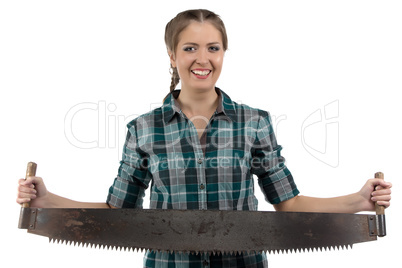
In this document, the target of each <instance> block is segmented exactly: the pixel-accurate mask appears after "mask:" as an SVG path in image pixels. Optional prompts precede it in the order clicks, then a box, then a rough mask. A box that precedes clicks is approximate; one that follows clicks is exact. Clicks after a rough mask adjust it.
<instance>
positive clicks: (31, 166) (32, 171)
mask: <svg viewBox="0 0 402 268" xmlns="http://www.w3.org/2000/svg"><path fill="white" fill-rule="evenodd" d="M37 166H38V165H36V163H34V162H29V163H28V165H27V172H26V174H25V179H27V178H28V177H31V176H35V175H36V167H37ZM29 206H30V204H29V203H23V204H22V207H23V208H29Z"/></svg>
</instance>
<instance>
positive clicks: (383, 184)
mask: <svg viewBox="0 0 402 268" xmlns="http://www.w3.org/2000/svg"><path fill="white" fill-rule="evenodd" d="M372 183H373V185H375V186H381V187H383V188H391V187H392V183H390V182H387V181H384V180H382V179H373V181H372Z"/></svg>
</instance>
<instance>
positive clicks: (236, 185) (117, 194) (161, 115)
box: [107, 88, 299, 268]
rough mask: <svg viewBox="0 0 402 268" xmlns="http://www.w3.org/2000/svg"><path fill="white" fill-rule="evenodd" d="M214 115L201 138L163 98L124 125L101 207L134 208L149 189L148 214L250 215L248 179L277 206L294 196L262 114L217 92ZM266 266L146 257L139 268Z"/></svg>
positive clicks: (228, 259)
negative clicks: (189, 211)
mask: <svg viewBox="0 0 402 268" xmlns="http://www.w3.org/2000/svg"><path fill="white" fill-rule="evenodd" d="M216 92H217V94H218V95H219V100H220V101H219V105H218V109H217V110H216V112H215V113H214V115H213V116H212V117H211V119H210V121H209V124H208V125H207V127H206V129H205V132H204V133H203V136H202V137H201V139H200V138H199V137H198V133H197V130H196V128H195V127H194V125H193V123H192V122H191V120H189V119H188V118H187V117H186V116H185V114H184V113H182V111H181V109H180V107H179V105H178V103H177V101H176V98H177V97H178V95H179V94H180V91H179V90H176V91H174V92H173V93H170V94H169V95H168V96H167V98H166V99H165V101H164V103H163V106H162V107H160V108H157V109H155V110H153V111H151V112H149V113H147V114H145V115H142V116H140V117H138V118H136V119H135V120H133V121H132V122H130V123H129V124H128V133H127V138H126V143H125V146H124V149H123V156H122V161H121V165H120V168H119V172H118V176H117V178H116V179H115V181H114V184H113V185H112V186H111V187H110V189H109V195H108V198H107V203H108V204H110V205H112V206H115V207H121V208H123V207H125V208H127V207H132V208H142V202H143V197H144V196H145V194H144V193H145V189H146V188H147V187H148V186H149V185H150V184H151V197H150V208H151V209H216V210H257V204H258V201H257V199H256V197H255V195H254V180H253V174H254V175H256V176H257V177H258V184H259V186H260V188H261V189H262V192H263V193H264V196H265V198H266V200H267V201H268V202H270V203H271V204H278V203H280V202H282V201H285V200H288V199H291V198H293V197H294V196H296V195H297V194H299V191H298V190H297V187H296V185H295V183H294V181H293V178H292V175H291V173H290V172H289V170H288V169H287V167H286V166H285V160H284V158H283V157H282V156H281V155H280V151H281V149H282V148H281V146H279V145H278V144H277V142H276V138H275V134H274V131H273V128H272V125H271V119H270V116H269V113H268V112H265V111H262V110H258V109H253V108H250V107H248V106H246V105H241V104H237V103H236V102H233V101H232V100H231V99H230V98H229V96H228V95H226V94H225V93H224V92H223V91H221V90H220V89H219V88H216ZM175 265H178V266H177V267H267V260H266V256H265V255H264V254H251V255H247V254H242V255H237V256H235V255H233V256H232V255H216V256H208V255H203V254H198V255H195V254H194V255H192V254H169V253H154V252H147V253H146V255H145V257H144V267H161V268H162V267H176V266H175Z"/></svg>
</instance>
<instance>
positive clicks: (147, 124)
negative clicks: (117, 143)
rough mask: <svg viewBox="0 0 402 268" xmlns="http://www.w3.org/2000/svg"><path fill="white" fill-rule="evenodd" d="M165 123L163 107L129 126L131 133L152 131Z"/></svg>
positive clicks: (134, 120) (132, 121) (130, 123)
mask: <svg viewBox="0 0 402 268" xmlns="http://www.w3.org/2000/svg"><path fill="white" fill-rule="evenodd" d="M162 121H163V106H162V107H159V108H156V109H154V110H151V111H149V112H147V113H144V114H142V115H140V116H138V117H136V118H135V119H133V120H131V121H130V122H129V123H128V124H127V128H128V129H129V130H130V131H138V130H146V129H148V130H149V129H152V128H154V127H155V126H157V125H160V124H162Z"/></svg>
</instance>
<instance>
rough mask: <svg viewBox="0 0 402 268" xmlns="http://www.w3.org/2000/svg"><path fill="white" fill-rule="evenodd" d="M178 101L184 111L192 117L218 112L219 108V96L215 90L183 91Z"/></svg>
mask: <svg viewBox="0 0 402 268" xmlns="http://www.w3.org/2000/svg"><path fill="white" fill-rule="evenodd" d="M178 101H179V103H180V107H181V109H182V110H183V111H185V112H187V113H190V114H192V115H200V114H205V113H209V112H211V111H215V110H216V108H217V107H218V94H217V93H216V91H215V88H213V89H211V90H202V91H192V90H186V89H182V90H181V91H180V95H179V97H178Z"/></svg>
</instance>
